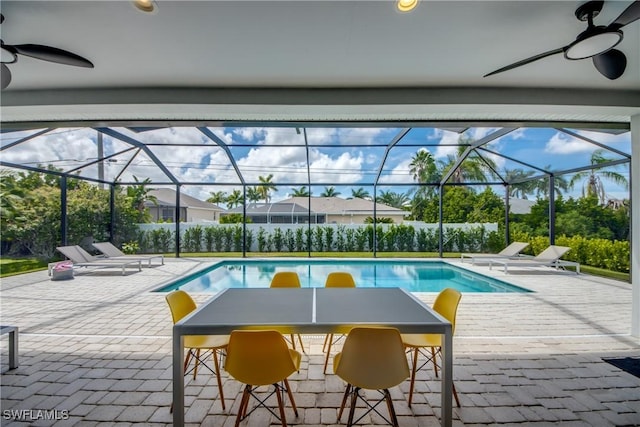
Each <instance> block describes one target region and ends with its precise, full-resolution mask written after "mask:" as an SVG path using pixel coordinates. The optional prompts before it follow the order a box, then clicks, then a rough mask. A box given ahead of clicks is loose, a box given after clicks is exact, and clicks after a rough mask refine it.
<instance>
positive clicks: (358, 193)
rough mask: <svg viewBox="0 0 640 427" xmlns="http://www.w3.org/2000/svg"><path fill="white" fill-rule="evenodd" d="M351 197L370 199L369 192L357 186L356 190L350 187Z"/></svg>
mask: <svg viewBox="0 0 640 427" xmlns="http://www.w3.org/2000/svg"><path fill="white" fill-rule="evenodd" d="M351 197H353V198H354V199H365V200H371V194H369V192H368V191H367V190H365V189H364V188H362V187H360V188H358V189H357V190H353V189H352V190H351Z"/></svg>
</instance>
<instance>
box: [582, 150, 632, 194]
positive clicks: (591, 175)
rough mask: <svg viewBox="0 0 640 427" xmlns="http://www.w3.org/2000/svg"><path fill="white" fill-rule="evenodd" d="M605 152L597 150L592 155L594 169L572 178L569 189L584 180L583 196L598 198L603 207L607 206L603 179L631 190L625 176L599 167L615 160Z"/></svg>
mask: <svg viewBox="0 0 640 427" xmlns="http://www.w3.org/2000/svg"><path fill="white" fill-rule="evenodd" d="M604 151H605V150H604V149H602V148H600V149H597V150H595V151H594V152H593V153H592V154H591V165H592V166H594V167H593V168H592V169H591V170H588V171H583V172H578V173H577V174H575V175H574V176H573V177H572V178H571V181H569V187H571V188H573V186H574V185H575V184H576V183H577V182H578V181H581V180H583V179H584V180H585V181H584V183H583V185H582V196H583V197H585V196H587V197H589V196H592V197H597V198H598V201H599V202H600V204H601V205H605V204H606V203H607V196H606V193H605V191H604V183H603V182H602V180H603V179H605V180H609V181H612V182H614V183H615V184H617V185H620V186H622V187H623V188H624V189H628V188H629V182H628V181H627V178H625V177H624V175H622V174H619V173H618V172H614V171H611V170H602V166H600V167H598V165H602V164H603V163H607V162H610V161H612V160H614V159H611V158H609V157H606V156H605V155H604Z"/></svg>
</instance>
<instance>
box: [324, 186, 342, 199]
mask: <svg viewBox="0 0 640 427" xmlns="http://www.w3.org/2000/svg"><path fill="white" fill-rule="evenodd" d="M339 195H340V192H339V191H336V188H335V187H334V186H331V187H324V191H323V192H322V193H321V194H320V197H337V196H339Z"/></svg>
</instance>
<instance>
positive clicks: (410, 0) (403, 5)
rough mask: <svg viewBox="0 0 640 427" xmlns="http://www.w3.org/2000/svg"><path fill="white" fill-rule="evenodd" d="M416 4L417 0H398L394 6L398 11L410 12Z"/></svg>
mask: <svg viewBox="0 0 640 427" xmlns="http://www.w3.org/2000/svg"><path fill="white" fill-rule="evenodd" d="M417 5H418V0H398V3H396V7H397V8H398V10H399V11H400V12H411V11H412V10H413V9H415V8H416V6H417Z"/></svg>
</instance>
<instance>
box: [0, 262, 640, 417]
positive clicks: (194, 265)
mask: <svg viewBox="0 0 640 427" xmlns="http://www.w3.org/2000/svg"><path fill="white" fill-rule="evenodd" d="M212 262H214V260H212V259H193V258H181V259H168V260H166V263H165V265H163V266H155V267H152V268H144V269H143V271H142V272H137V271H136V272H134V271H135V270H130V272H128V273H127V275H126V276H124V277H123V276H122V275H121V272H120V270H117V269H115V270H113V271H112V272H110V271H108V270H102V271H99V272H98V271H97V272H94V273H82V274H77V275H76V277H75V278H74V279H73V280H69V281H55V282H54V281H51V280H50V278H49V277H48V276H47V272H46V271H44V272H37V273H29V274H24V275H20V276H14V277H9V278H5V279H2V283H1V285H0V292H1V293H0V297H1V302H0V309H1V316H2V318H1V322H2V324H7V325H16V326H18V327H19V328H20V366H19V367H18V368H17V369H14V370H7V369H8V365H7V362H8V356H7V337H6V336H3V337H2V340H1V343H2V344H1V345H2V371H3V373H2V375H1V377H0V380H1V383H2V385H1V398H2V419H0V423H1V424H2V425H3V426H5V425H7V426H8V425H11V426H14V425H15V426H21V425H25V426H27V425H35V426H49V425H56V426H58V425H59V426H66V425H77V426H94V425H95V426H98V425H101V426H102V425H104V426H113V425H118V426H120V425H122V426H126V425H133V424H135V425H140V426H141V425H157V426H164V425H170V424H171V415H170V413H169V405H170V404H171V326H172V324H171V318H170V314H169V310H168V307H167V305H166V303H165V301H164V295H163V294H161V293H154V292H151V291H152V290H153V289H156V288H158V287H159V286H160V285H161V284H165V283H168V282H170V281H172V280H175V279H176V278H178V277H180V276H182V275H184V274H187V273H190V272H193V271H196V270H199V269H202V268H204V267H205V266H208V265H210V264H211V263H212ZM451 262H453V263H455V264H459V262H458V261H451ZM463 266H465V267H466V268H469V269H472V270H474V271H478V272H481V273H485V274H491V275H494V276H496V277H499V278H501V279H503V280H506V281H509V282H511V283H513V284H516V285H519V286H523V287H525V288H528V289H531V290H533V291H535V292H533V293H528V294H472V293H469V294H467V293H465V294H463V298H462V301H461V303H460V307H459V310H458V324H457V330H456V336H455V338H454V380H455V384H456V388H457V390H458V394H459V396H460V401H461V404H462V407H461V408H457V407H455V406H454V425H457V426H462V425H464V426H486V425H519V426H529V425H533V426H547V425H562V426H594V427H595V426H597V427H600V426H638V425H640V378H638V377H635V376H633V375H631V374H628V373H626V372H624V371H622V370H620V369H618V368H616V367H614V366H612V365H610V364H608V363H605V362H604V361H603V360H602V358H603V357H625V356H633V357H640V339H638V338H634V337H631V336H630V335H629V330H630V322H631V298H632V297H631V285H629V284H627V283H621V282H616V281H613V280H608V279H602V278H597V277H593V276H589V275H584V274H582V275H576V274H574V273H570V272H563V271H555V270H551V269H546V268H527V269H522V270H513V271H510V274H508V275H505V274H504V273H503V272H501V271H496V270H493V271H489V268H488V267H486V266H470V265H469V264H464V265H463ZM417 295H418V296H419V297H420V298H421V299H423V300H424V301H425V302H426V303H428V304H431V303H432V302H433V298H434V297H435V294H417ZM194 297H195V299H196V300H197V301H198V302H199V303H203V302H204V301H206V300H207V299H208V298H210V297H211V295H204V294H196V295H194ZM322 339H323V337H318V336H305V337H304V340H305V346H306V348H307V354H306V355H305V356H304V357H303V362H302V368H301V370H300V372H299V373H296V374H294V375H293V376H292V378H291V380H290V382H291V385H292V389H293V392H294V397H295V399H296V403H297V405H298V408H299V412H300V414H299V417H298V418H296V417H294V416H293V413H292V412H291V411H290V410H288V411H287V419H288V422H289V424H291V425H304V426H337V425H344V424H345V421H346V416H344V417H343V420H342V421H343V422H342V423H340V422H338V421H337V420H336V416H337V409H338V406H339V404H340V401H341V398H342V393H343V390H344V383H343V382H342V381H341V380H340V379H339V378H337V377H336V376H335V375H324V374H323V373H322V368H323V366H322V365H323V362H324V355H323V353H322ZM418 378H419V381H418V382H417V383H416V391H417V394H416V395H415V396H414V403H413V405H412V407H411V408H410V407H409V406H408V405H407V403H406V399H407V396H408V386H409V382H408V381H406V382H405V383H403V384H402V385H401V386H400V387H397V388H395V389H393V390H392V396H393V398H394V404H395V406H396V411H397V413H398V416H399V422H400V425H401V426H407V427H409V426H411V427H413V426H416V427H417V426H437V425H439V418H438V417H439V415H440V395H439V387H440V383H439V380H438V379H435V378H434V375H433V371H429V370H423V371H420V374H419V376H418ZM223 381H224V392H225V397H226V404H227V410H226V411H223V410H222V407H221V405H220V401H219V398H218V392H217V386H216V385H215V378H214V377H213V376H212V375H210V374H208V373H205V372H201V373H199V374H198V378H197V379H196V380H188V381H187V385H186V388H185V394H186V400H185V402H186V407H187V412H186V420H187V423H188V424H189V425H194V426H195V425H203V426H216V427H217V426H231V425H233V423H234V421H235V414H236V410H237V407H238V405H239V392H240V387H241V385H240V384H239V383H238V382H236V381H235V380H233V379H231V378H230V377H229V376H228V375H227V374H223ZM27 411H30V412H27ZM38 411H41V412H38ZM43 411H47V412H43ZM54 411H57V412H54ZM50 416H54V417H55V416H57V418H59V419H58V420H48V419H42V418H46V417H50ZM37 418H40V419H37ZM272 423H277V420H275V419H272V417H271V416H270V415H269V414H268V412H266V411H262V410H261V411H257V412H255V413H254V414H252V415H251V417H249V419H248V420H246V421H244V422H243V423H242V424H241V425H242V426H265V425H269V424H272ZM363 423H364V424H362V425H380V424H383V421H382V420H381V419H380V418H379V417H378V416H376V415H374V416H368V417H366V418H365V419H364V420H363Z"/></svg>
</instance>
